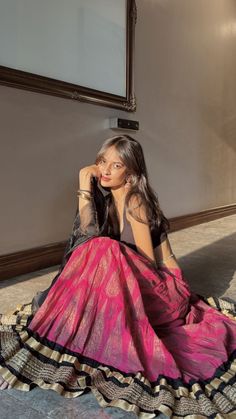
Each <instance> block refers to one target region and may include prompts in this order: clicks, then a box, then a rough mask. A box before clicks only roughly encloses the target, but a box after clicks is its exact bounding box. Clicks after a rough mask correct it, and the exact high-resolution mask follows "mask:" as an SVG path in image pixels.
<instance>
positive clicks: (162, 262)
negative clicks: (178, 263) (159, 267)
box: [157, 253, 175, 264]
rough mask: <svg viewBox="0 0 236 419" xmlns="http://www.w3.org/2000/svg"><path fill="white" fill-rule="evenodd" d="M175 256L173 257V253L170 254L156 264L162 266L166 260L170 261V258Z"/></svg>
mask: <svg viewBox="0 0 236 419" xmlns="http://www.w3.org/2000/svg"><path fill="white" fill-rule="evenodd" d="M174 256H175V255H174V253H171V255H170V256H168V257H167V258H165V259H161V260H159V261H158V262H157V263H158V264H164V263H165V261H166V260H167V259H170V258H172V257H174Z"/></svg>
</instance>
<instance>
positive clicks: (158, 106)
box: [0, 0, 236, 254]
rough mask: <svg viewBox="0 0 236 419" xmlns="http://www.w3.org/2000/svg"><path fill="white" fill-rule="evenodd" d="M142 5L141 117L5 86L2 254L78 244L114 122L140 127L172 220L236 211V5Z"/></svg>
mask: <svg viewBox="0 0 236 419" xmlns="http://www.w3.org/2000/svg"><path fill="white" fill-rule="evenodd" d="M136 1H137V7H138V22H137V28H136V68H135V84H136V95H137V104H138V107H137V112H136V114H126V113H125V112H121V111H116V110H112V109H109V108H102V107H98V106H94V105H89V104H82V103H77V102H75V101H70V100H66V99H62V98H56V97H52V96H47V95H42V94H36V93H32V92H26V91H23V90H18V89H13V88H7V87H5V86H0V122H1V154H0V170H1V176H0V190H1V217H0V232H1V236H0V237H1V239H0V254H6V253H9V252H14V251H17V250H23V249H28V248H32V247H37V246H40V245H44V244H49V243H53V242H56V241H60V240H64V239H66V238H67V237H68V234H69V232H70V229H71V224H72V220H73V217H74V213H75V208H76V195H75V191H76V187H77V178H78V171H79V168H80V167H82V166H84V165H87V164H90V163H92V162H93V158H94V156H95V153H96V151H97V149H98V147H99V146H100V144H101V143H102V141H103V139H104V138H106V137H107V136H109V135H113V134H114V132H112V131H110V130H109V129H108V123H107V121H108V118H109V117H111V116H124V117H126V116H127V117H129V118H135V119H137V120H139V121H140V127H141V129H140V131H139V133H137V134H134V135H135V137H136V138H137V139H139V140H140V142H141V143H142V145H143V148H144V151H145V154H146V159H147V164H148V167H149V173H150V178H151V182H152V185H153V186H154V188H155V190H156V191H157V193H158V196H159V200H160V203H161V206H162V208H163V210H164V212H165V214H166V216H167V217H173V216H178V215H182V214H188V213H192V212H195V211H200V210H204V209H207V208H212V207H216V206H221V205H227V204H231V203H233V202H235V201H236V154H235V147H236V141H235V136H236V111H235V110H236V83H235V74H236V42H235V41H236V2H235V0H217V1H216V0H208V1H205V0H197V1H196V0H159V1H158V0H136Z"/></svg>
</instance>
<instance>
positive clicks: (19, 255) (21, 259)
mask: <svg viewBox="0 0 236 419" xmlns="http://www.w3.org/2000/svg"><path fill="white" fill-rule="evenodd" d="M233 214H236V204H231V205H225V206H222V207H216V208H211V209H207V210H204V211H200V212H196V213H193V214H187V215H181V216H178V217H174V218H169V221H170V232H174V231H177V230H182V229H183V228H188V227H192V226H194V225H198V224H202V223H207V222H209V221H213V220H216V219H218V218H222V217H227V216H228V215H233ZM65 245H66V241H61V242H56V243H51V244H48V245H44V246H40V247H35V248H33V249H26V250H21V251H20V252H14V253H9V254H6V255H2V256H0V280H4V279H9V278H12V277H15V276H18V275H22V274H25V273H29V272H34V271H38V270H40V269H44V268H48V267H50V266H54V265H58V264H60V263H61V259H62V256H63V253H64V249H65Z"/></svg>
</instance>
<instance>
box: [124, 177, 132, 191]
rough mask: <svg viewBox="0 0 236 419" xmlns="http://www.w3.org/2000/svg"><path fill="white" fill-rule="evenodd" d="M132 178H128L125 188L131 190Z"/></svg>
mask: <svg viewBox="0 0 236 419" xmlns="http://www.w3.org/2000/svg"><path fill="white" fill-rule="evenodd" d="M130 178H131V176H127V178H126V179H125V188H126V189H129V188H130V186H131V180H130Z"/></svg>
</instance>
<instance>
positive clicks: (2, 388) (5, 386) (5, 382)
mask: <svg viewBox="0 0 236 419" xmlns="http://www.w3.org/2000/svg"><path fill="white" fill-rule="evenodd" d="M7 387H8V382H7V381H4V383H3V384H2V385H1V386H0V389H1V390H5V388H7Z"/></svg>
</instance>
